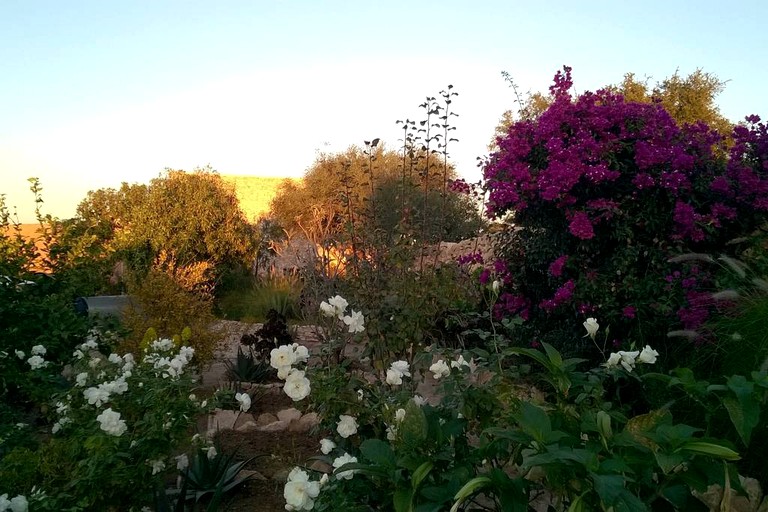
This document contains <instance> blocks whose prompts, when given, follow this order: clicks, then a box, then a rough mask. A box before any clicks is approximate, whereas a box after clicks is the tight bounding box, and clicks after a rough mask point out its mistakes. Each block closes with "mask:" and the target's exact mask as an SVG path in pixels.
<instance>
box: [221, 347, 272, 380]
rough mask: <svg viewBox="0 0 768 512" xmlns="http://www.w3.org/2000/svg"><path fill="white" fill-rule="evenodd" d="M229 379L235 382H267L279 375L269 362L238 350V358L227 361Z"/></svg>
mask: <svg viewBox="0 0 768 512" xmlns="http://www.w3.org/2000/svg"><path fill="white" fill-rule="evenodd" d="M226 365H227V377H229V379H230V380H231V381H234V382H257V383H259V382H266V381H269V380H274V379H275V377H276V376H277V373H276V371H275V369H274V368H272V367H271V366H270V365H269V360H267V359H259V358H257V357H256V356H255V355H254V354H253V352H252V351H251V352H250V353H244V352H243V351H242V350H241V349H240V348H238V349H237V358H236V359H235V360H234V361H227V362H226Z"/></svg>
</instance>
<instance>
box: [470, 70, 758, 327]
mask: <svg viewBox="0 0 768 512" xmlns="http://www.w3.org/2000/svg"><path fill="white" fill-rule="evenodd" d="M572 83H573V81H572V77H571V69H570V68H568V67H564V68H563V70H562V71H560V72H558V73H557V75H556V76H555V78H554V83H553V85H552V87H550V93H551V98H552V103H551V105H550V106H549V108H548V109H547V110H546V111H544V112H543V113H542V114H541V115H540V116H539V117H538V118H536V119H524V120H521V121H519V122H515V123H513V124H512V125H511V126H510V127H509V129H508V131H507V133H506V134H505V135H504V136H501V137H499V138H498V139H497V141H496V142H497V147H498V149H497V150H496V151H495V152H494V153H493V154H492V155H490V157H489V158H488V159H487V160H486V161H485V163H484V165H483V176H484V182H483V187H484V188H485V192H486V194H487V195H486V198H487V199H486V203H485V208H486V212H487V214H488V215H489V216H490V217H491V218H499V217H503V216H511V217H512V222H514V223H515V225H516V226H517V231H516V232H515V233H514V234H512V235H510V239H509V241H510V243H509V244H508V245H507V246H506V247H508V248H509V249H508V250H509V252H508V253H507V254H506V255H505V257H507V258H509V260H510V261H511V262H514V265H513V266H512V268H513V271H512V272H509V276H508V277H505V278H504V283H505V293H503V294H502V297H504V299H503V300H502V299H501V297H500V300H499V301H498V303H497V305H496V307H497V311H504V310H506V311H507V312H508V313H511V314H520V313H521V312H522V311H525V315H526V317H528V316H530V317H531V318H532V321H536V322H542V323H541V324H538V327H534V332H543V331H544V330H545V327H546V325H548V323H550V322H551V321H552V318H554V317H557V318H559V319H561V320H566V319H569V318H570V319H578V318H581V317H583V316H584V315H585V314H586V313H585V311H586V309H585V308H581V307H579V305H584V304H593V305H595V306H594V307H592V306H590V308H593V309H591V310H590V313H589V314H596V313H597V314H600V315H601V317H602V318H606V321H609V320H612V321H613V322H615V324H614V325H616V329H622V328H626V329H632V327H631V325H634V324H636V318H637V312H638V309H641V310H642V311H649V312H651V311H668V305H669V304H675V303H676V304H677V308H676V309H679V312H678V315H677V320H678V321H679V322H680V323H682V324H683V326H684V327H686V328H693V327H692V326H698V325H700V324H701V322H703V321H704V320H706V318H707V317H708V315H709V314H710V311H711V306H710V305H707V304H706V300H707V297H706V296H705V295H706V293H705V292H704V291H703V290H704V288H705V286H706V284H705V283H707V282H708V281H707V278H706V276H702V277H703V278H702V279H693V280H690V279H688V277H690V276H685V277H686V279H685V282H684V283H683V278H682V277H681V274H680V273H679V271H676V270H675V267H674V266H673V265H672V264H671V263H669V262H668V258H669V257H670V256H672V255H674V254H680V253H681V252H707V251H713V252H717V251H720V250H721V249H720V247H722V244H723V243H724V242H725V241H726V240H729V239H732V238H736V237H739V236H745V235H747V234H749V233H750V232H751V231H752V230H754V229H755V228H756V227H757V226H758V225H760V223H761V222H764V221H765V220H767V219H768V127H767V126H766V124H765V123H764V122H761V120H760V118H759V117H757V116H749V117H748V118H746V123H745V124H743V125H739V126H736V127H735V129H734V132H733V134H732V140H733V145H732V146H731V147H728V146H726V144H725V137H724V136H723V135H722V134H720V133H718V132H716V131H715V130H712V129H710V128H709V127H708V126H706V125H705V124H704V123H694V124H690V125H685V126H678V125H677V124H676V122H675V120H674V119H673V118H672V116H671V115H670V114H669V113H668V112H667V111H666V110H665V109H664V108H663V107H662V106H661V104H660V103H659V102H654V103H631V102H627V101H625V99H624V98H623V97H622V96H621V95H619V94H616V93H615V92H612V91H611V90H608V89H604V90H599V91H596V92H586V93H583V94H581V95H578V96H576V95H573V94H572V93H571V87H572ZM553 253H554V254H561V256H559V257H558V258H557V259H555V260H554V261H552V259H551V258H552V255H553ZM566 266H567V270H568V271H567V273H566V272H565V269H566ZM497 273H498V271H497V270H496V269H493V270H490V269H489V274H488V275H486V276H484V277H485V279H486V280H488V279H490V276H491V275H492V274H497ZM691 274H694V273H693V272H692V273H691ZM544 276H546V277H547V278H546V279H542V277H544ZM664 276H667V281H668V284H665V283H664V282H663V279H664ZM566 279H568V280H567V281H565V282H563V281H564V280H566ZM681 284H684V285H685V286H684V287H681ZM506 292H508V293H506ZM657 293H662V294H665V296H663V297H661V296H659V297H657V296H655V295H656V294H657ZM628 304H632V305H628ZM651 316H653V317H655V316H659V315H647V316H646V315H644V321H645V322H648V321H655V319H654V318H648V317H651ZM582 321H583V320H582ZM664 321H666V320H664ZM674 321H675V320H672V319H670V320H669V322H674ZM660 322H662V323H663V321H660ZM662 323H659V324H656V325H657V326H661V325H662ZM667 325H671V324H667ZM676 325H679V324H676ZM662 328H663V327H662ZM646 332H647V329H646ZM617 334H618V335H619V337H621V338H622V339H626V338H627V336H628V335H629V334H630V333H629V332H619V333H617Z"/></svg>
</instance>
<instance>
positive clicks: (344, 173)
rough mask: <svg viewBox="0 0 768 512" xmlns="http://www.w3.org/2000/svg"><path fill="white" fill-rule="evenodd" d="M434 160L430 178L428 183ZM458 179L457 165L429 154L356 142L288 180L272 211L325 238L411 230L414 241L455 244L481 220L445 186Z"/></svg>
mask: <svg viewBox="0 0 768 512" xmlns="http://www.w3.org/2000/svg"><path fill="white" fill-rule="evenodd" d="M427 165H429V174H430V176H431V179H430V180H426V179H425V176H426V174H427V171H426V169H427ZM453 178H455V171H454V169H453V166H452V165H450V164H447V163H446V165H445V166H443V164H442V162H441V161H440V160H439V159H438V158H437V157H436V156H433V157H432V162H431V163H427V162H426V160H425V158H424V155H416V154H414V155H413V156H406V157H405V158H404V157H403V156H402V155H400V154H398V153H396V152H394V151H388V150H385V149H384V148H383V147H381V146H378V145H377V146H376V147H370V145H369V146H368V147H367V148H365V149H361V148H359V147H354V146H353V147H351V148H349V149H348V150H346V151H344V152H342V153H338V154H330V155H329V154H321V155H320V156H319V157H318V158H317V160H316V161H315V163H314V164H313V165H312V167H310V168H309V170H308V171H307V172H306V173H305V175H304V177H303V179H302V181H301V182H298V183H297V182H295V181H293V180H286V181H285V182H284V183H283V185H282V186H281V187H280V188H279V190H278V193H277V195H276V196H275V198H274V199H273V201H272V205H271V215H272V217H273V218H274V220H275V221H276V222H277V223H278V224H280V225H281V226H283V227H284V228H285V229H287V230H288V231H289V232H291V233H300V234H303V235H304V236H306V237H307V238H309V239H311V240H316V241H319V242H323V241H326V240H328V239H331V238H338V237H339V236H349V234H350V231H352V230H354V231H355V232H356V235H358V236H361V237H363V236H367V237H368V238H372V237H373V236H374V235H377V236H379V237H383V238H385V239H386V240H387V241H390V242H391V241H392V240H394V239H396V238H397V236H398V235H404V230H406V229H407V230H409V231H410V235H412V236H411V238H414V237H415V238H417V239H419V240H422V239H426V240H428V241H431V242H435V241H438V240H443V241H454V240H460V239H462V238H465V237H467V236H471V235H472V234H473V233H474V232H476V231H477V229H478V228H479V227H480V226H481V225H482V221H481V220H480V216H479V213H478V212H477V209H476V208H475V206H474V205H473V204H472V203H471V202H470V201H468V200H467V198H466V197H465V196H462V195H459V194H456V193H454V192H453V191H451V190H448V189H445V190H444V189H443V184H444V179H447V180H451V179H453Z"/></svg>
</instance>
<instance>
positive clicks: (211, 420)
mask: <svg viewBox="0 0 768 512" xmlns="http://www.w3.org/2000/svg"><path fill="white" fill-rule="evenodd" d="M236 420H237V413H236V412H235V411H227V410H223V409H215V410H214V411H213V414H211V415H210V416H208V431H209V432H210V431H211V430H214V431H216V430H232V429H233V428H234V427H235V421H236Z"/></svg>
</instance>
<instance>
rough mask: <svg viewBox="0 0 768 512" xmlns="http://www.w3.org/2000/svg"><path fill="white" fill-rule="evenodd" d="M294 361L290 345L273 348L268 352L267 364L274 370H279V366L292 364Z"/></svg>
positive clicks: (294, 357) (294, 356) (294, 355)
mask: <svg viewBox="0 0 768 512" xmlns="http://www.w3.org/2000/svg"><path fill="white" fill-rule="evenodd" d="M295 362H296V354H295V353H294V351H293V347H292V346H290V345H282V346H280V347H277V348H273V349H272V351H271V352H270V353H269V365H270V366H271V367H272V368H275V369H276V370H279V369H280V367H281V366H293V363H295Z"/></svg>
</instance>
